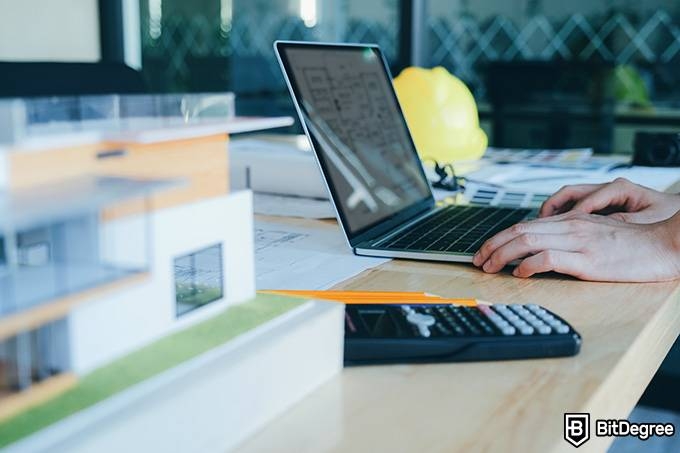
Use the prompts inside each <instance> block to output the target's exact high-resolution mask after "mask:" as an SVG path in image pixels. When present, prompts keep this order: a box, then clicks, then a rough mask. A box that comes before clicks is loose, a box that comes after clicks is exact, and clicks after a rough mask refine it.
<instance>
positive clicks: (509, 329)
mask: <svg viewBox="0 0 680 453" xmlns="http://www.w3.org/2000/svg"><path fill="white" fill-rule="evenodd" d="M499 328H500V330H501V333H502V334H503V335H514V334H515V333H516V330H515V328H514V327H512V326H511V325H510V324H508V325H507V326H505V327H499Z"/></svg>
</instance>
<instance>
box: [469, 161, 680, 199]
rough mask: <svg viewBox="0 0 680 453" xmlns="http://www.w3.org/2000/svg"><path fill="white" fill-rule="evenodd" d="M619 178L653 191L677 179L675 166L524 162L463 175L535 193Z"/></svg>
mask: <svg viewBox="0 0 680 453" xmlns="http://www.w3.org/2000/svg"><path fill="white" fill-rule="evenodd" d="M618 177H622V178H627V179H629V180H631V181H633V182H635V183H637V184H642V185H644V186H647V187H651V188H652V189H656V190H666V189H667V188H668V187H670V186H671V185H673V184H674V183H675V182H677V181H678V180H679V179H680V169H678V168H653V167H631V168H621V169H616V170H613V171H607V172H601V171H579V170H559V169H552V168H531V167H527V166H523V165H489V166H486V167H483V168H481V169H480V170H478V171H475V172H472V173H470V174H468V175H466V178H468V180H471V181H473V182H476V183H480V184H484V183H486V184H496V185H499V186H502V187H504V188H506V189H514V190H525V191H530V192H534V193H554V192H556V191H557V190H559V189H560V188H561V187H563V186H566V185H570V184H599V183H604V182H610V181H613V180H614V179H616V178H618Z"/></svg>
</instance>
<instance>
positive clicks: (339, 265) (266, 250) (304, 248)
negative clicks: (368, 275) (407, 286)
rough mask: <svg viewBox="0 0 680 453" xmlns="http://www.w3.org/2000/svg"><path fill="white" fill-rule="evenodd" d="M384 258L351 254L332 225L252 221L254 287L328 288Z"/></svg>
mask: <svg viewBox="0 0 680 453" xmlns="http://www.w3.org/2000/svg"><path fill="white" fill-rule="evenodd" d="M387 261H389V260H387V259H383V258H368V257H362V256H356V255H354V254H353V253H352V251H351V250H350V247H349V245H348V244H347V242H346V241H345V238H344V237H343V236H342V232H341V231H340V229H339V228H338V227H337V226H335V225H325V224H322V223H317V224H316V225H314V226H313V227H303V226H298V225H291V224H287V223H283V222H282V223H277V222H263V221H256V222H255V274H256V286H257V289H328V288H330V287H332V286H333V285H335V284H337V283H340V282H342V281H344V280H347V279H348V278H351V277H354V276H355V275H358V274H360V273H361V272H363V271H365V270H368V269H371V268H373V267H375V266H378V265H380V264H382V263H385V262H387Z"/></svg>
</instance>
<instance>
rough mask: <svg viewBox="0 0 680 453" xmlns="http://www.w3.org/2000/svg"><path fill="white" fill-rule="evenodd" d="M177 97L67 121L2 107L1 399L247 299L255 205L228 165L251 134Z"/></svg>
mask: <svg viewBox="0 0 680 453" xmlns="http://www.w3.org/2000/svg"><path fill="white" fill-rule="evenodd" d="M188 99H189V100H190V101H191V102H186V100H182V99H181V97H177V96H173V97H170V98H169V99H164V98H163V97H162V96H155V97H151V96H150V97H141V96H131V97H129V98H121V97H118V96H106V97H101V98H100V99H97V98H91V97H90V98H87V100H86V102H85V101H83V102H81V103H80V104H79V105H84V106H86V109H85V107H83V109H85V110H83V111H80V112H78V115H79V120H78V121H74V120H71V119H69V118H67V119H66V120H63V115H64V111H66V110H68V111H69V112H70V111H72V110H73V101H72V100H71V99H70V98H69V99H66V100H64V104H65V110H64V111H59V103H58V102H57V103H56V104H55V103H54V102H51V103H48V107H49V108H50V109H52V111H50V110H46V107H44V106H43V104H41V100H35V101H16V100H15V101H8V102H4V103H3V104H2V105H0V121H2V122H3V124H2V127H1V128H2V130H3V135H2V137H0V141H2V143H1V144H0V382H2V384H0V401H2V400H3V399H6V400H8V399H11V398H15V397H16V396H17V395H23V394H26V393H30V391H31V387H32V386H34V385H36V384H40V385H42V386H43V387H44V386H45V385H48V384H49V382H50V381H51V380H52V381H54V382H57V381H58V380H57V379H54V378H56V377H62V378H63V376H69V377H70V379H68V380H67V381H68V382H75V381H77V377H78V376H79V375H82V374H83V373H87V372H88V371H90V370H92V369H94V368H96V367H99V366H101V365H104V364H106V363H107V362H109V361H111V360H113V359H115V358H117V357H119V356H121V355H123V354H126V353H129V352H130V351H132V350H135V349H137V348H139V347H140V346H143V345H145V344H147V343H149V342H151V341H153V340H155V339H158V338H159V337H162V336H164V335H167V334H168V333H170V332H173V331H174V330H176V329H180V328H183V327H186V326H187V325H188V324H191V323H194V322H196V321H199V320H202V319H205V318H206V317H209V316H211V314H212V313H215V312H216V311H217V310H220V309H222V308H224V306H225V305H227V304H231V303H237V302H241V301H245V300H248V299H250V298H252V297H253V296H254V293H255V287H254V263H253V239H252V235H253V229H252V198H251V194H250V192H248V191H245V192H238V193H229V185H228V160H227V143H228V135H227V134H228V133H229V132H230V131H231V130H232V128H234V127H235V126H234V124H236V127H237V128H240V130H242V129H243V128H244V127H248V125H245V126H244V124H243V123H238V122H236V123H235V120H233V119H229V118H224V117H217V118H215V117H213V118H207V119H206V118H196V116H197V112H198V113H200V109H197V105H198V106H200V105H201V103H200V102H199V101H200V100H197V99H196V96H191V97H188ZM218 101H219V99H218ZM228 101H233V99H232V98H229V97H227V104H226V105H227V109H228V108H229V104H228ZM216 104H219V102H217V103H216V102H215V96H212V100H211V102H210V103H207V105H209V106H211V107H214V106H215V105H216ZM131 106H134V107H139V108H141V107H140V106H144V108H143V109H142V111H144V112H145V115H148V116H146V117H143V118H140V117H135V115H134V113H135V109H134V108H132V107H131ZM187 106H189V107H187ZM155 108H156V109H157V110H158V109H160V111H155V110H154V109H155ZM173 109H175V110H173ZM187 109H188V110H187ZM231 109H232V110H233V106H231ZM122 111H127V112H128V114H129V115H130V116H129V117H124V118H123V117H120V116H115V115H120V112H122ZM91 112H95V113H94V114H93V115H94V116H93V117H92V118H89V117H87V115H88V114H91ZM219 112H220V115H222V114H223V112H224V106H223V107H222V108H221V109H219ZM50 113H54V117H55V118H60V120H59V121H50ZM111 115H113V116H111ZM263 125H265V126H266V124H263ZM250 127H256V128H257V127H258V124H257V123H255V124H253V125H251V126H250ZM59 382H61V383H60V384H59V385H55V390H54V391H53V392H50V391H47V392H46V394H48V395H51V394H54V392H58V391H62V390H63V389H64V388H68V384H64V380H63V379H62V380H61V381H59ZM19 406H21V405H20V404H19ZM0 418H2V414H0Z"/></svg>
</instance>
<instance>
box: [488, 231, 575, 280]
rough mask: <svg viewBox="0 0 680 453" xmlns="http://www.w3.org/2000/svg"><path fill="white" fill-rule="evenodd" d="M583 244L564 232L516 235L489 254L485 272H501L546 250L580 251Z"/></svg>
mask: <svg viewBox="0 0 680 453" xmlns="http://www.w3.org/2000/svg"><path fill="white" fill-rule="evenodd" d="M582 246H583V244H582V242H581V241H579V239H578V238H576V237H575V236H573V235H563V234H534V233H526V234H522V235H520V236H517V237H515V238H514V239H512V240H510V241H508V242H507V243H505V244H503V245H502V246H500V247H499V248H497V249H496V250H494V252H493V253H492V254H491V255H490V256H489V259H488V260H486V261H485V262H484V264H483V265H482V269H484V272H488V273H496V272H500V271H501V270H502V269H503V268H504V267H505V266H507V265H508V264H510V263H511V262H512V261H515V260H517V259H520V258H524V257H526V256H528V255H533V254H538V253H541V252H544V251H547V250H549V251H551V252H552V251H568V252H577V251H580V249H581V247H582Z"/></svg>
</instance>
